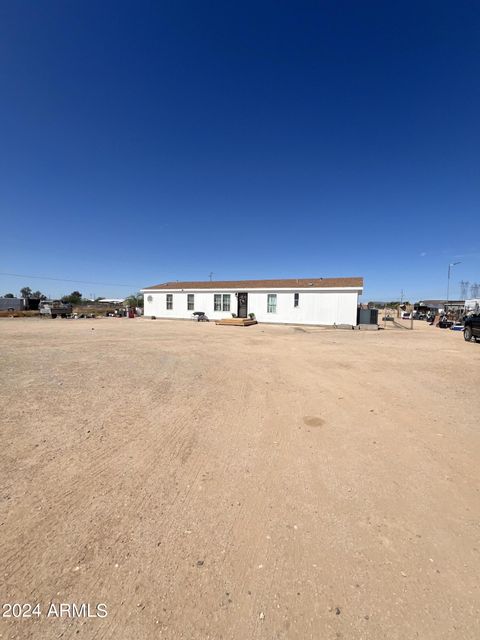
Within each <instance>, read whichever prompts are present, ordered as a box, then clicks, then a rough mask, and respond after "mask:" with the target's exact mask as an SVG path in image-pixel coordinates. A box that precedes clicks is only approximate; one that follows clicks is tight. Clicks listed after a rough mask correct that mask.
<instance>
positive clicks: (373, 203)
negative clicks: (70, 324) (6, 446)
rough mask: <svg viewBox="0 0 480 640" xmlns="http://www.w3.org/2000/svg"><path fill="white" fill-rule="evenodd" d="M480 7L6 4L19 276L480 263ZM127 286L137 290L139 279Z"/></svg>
mask: <svg viewBox="0 0 480 640" xmlns="http://www.w3.org/2000/svg"><path fill="white" fill-rule="evenodd" d="M479 78H480V5H479V4H478V3H475V2H471V1H469V2H465V1H462V0H460V1H455V2H453V1H452V2H443V1H441V0H440V1H436V2H433V1H432V2H418V0H417V1H415V2H409V1H406V2H402V3H393V2H384V1H383V0H382V1H379V2H358V1H357V0H355V1H351V2H347V1H341V0H339V1H338V2H326V1H325V2H321V1H317V2H296V3H293V2H282V1H278V0H276V1H275V2H258V1H256V2H248V1H247V2H242V3H238V2H235V3H234V2H228V1H225V0H223V1H222V2H220V1H219V2H208V1H206V2H180V1H177V2H173V1H172V2H128V3H126V2H122V1H121V0H116V1H115V2H109V1H107V0H103V1H102V2H96V1H95V2H92V1H88V0H87V1H82V2H79V1H75V2H64V1H63V0H62V1H49V2H47V3H38V2H31V1H26V0H25V1H23V2H2V3H1V5H0V83H1V85H0V86H1V88H2V99H1V101H0V134H1V135H0V140H1V144H0V229H1V232H2V250H1V252H0V271H1V272H2V273H16V274H26V275H28V276H33V275H37V276H48V277H51V278H65V279H66V280H79V281H86V282H92V283H109V284H105V285H102V284H87V283H82V282H78V283H70V282H59V281H55V280H45V279H41V278H40V279H33V278H31V277H22V278H17V277H12V276H5V275H0V293H2V294H3V293H5V292H7V291H13V292H16V291H18V289H19V288H20V287H21V286H24V285H29V286H31V287H32V288H34V289H37V288H39V289H41V290H43V291H45V292H47V293H49V294H51V295H59V294H62V293H65V292H69V291H71V290H72V289H79V290H80V291H82V292H83V293H84V294H85V295H89V294H90V293H95V294H96V295H108V296H113V295H122V294H126V293H129V292H130V291H134V290H135V289H138V288H140V287H142V286H146V285H151V284H155V283H157V282H162V281H166V280H174V279H199V280H201V279H208V275H209V273H210V272H213V273H214V278H218V279H238V278H255V277H258V278H268V277H272V278H275V277H308V276H323V277H329V276H350V275H355V276H356V275H361V276H364V277H365V284H366V288H365V296H364V298H365V299H378V298H380V299H383V298H388V299H392V298H398V297H399V295H400V290H401V289H403V290H404V292H405V295H406V297H407V298H409V299H417V298H422V297H442V296H445V294H446V280H447V268H448V263H449V262H453V261H455V262H456V261H461V262H462V264H460V265H458V266H457V267H455V270H454V272H453V275H452V284H451V293H452V297H453V296H458V295H459V287H458V282H459V281H460V280H461V279H465V280H470V281H471V282H472V281H477V282H478V281H480V266H479V265H480V233H479V232H480V210H479V202H480V175H479V167H480V163H479V149H480V125H479V122H480V118H479V114H480V81H479ZM123 284H126V285H128V286H127V287H123V286H119V285H123Z"/></svg>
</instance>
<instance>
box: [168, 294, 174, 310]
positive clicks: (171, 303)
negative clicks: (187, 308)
mask: <svg viewBox="0 0 480 640" xmlns="http://www.w3.org/2000/svg"><path fill="white" fill-rule="evenodd" d="M167 309H173V293H167Z"/></svg>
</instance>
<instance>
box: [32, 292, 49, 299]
mask: <svg viewBox="0 0 480 640" xmlns="http://www.w3.org/2000/svg"><path fill="white" fill-rule="evenodd" d="M31 297H32V298H40V300H45V298H46V297H47V296H44V295H43V293H42V292H41V291H32V295H31Z"/></svg>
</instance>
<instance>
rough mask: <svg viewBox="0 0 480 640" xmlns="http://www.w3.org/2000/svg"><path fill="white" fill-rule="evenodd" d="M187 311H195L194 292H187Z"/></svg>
mask: <svg viewBox="0 0 480 640" xmlns="http://www.w3.org/2000/svg"><path fill="white" fill-rule="evenodd" d="M187 311H195V294H194V293H187Z"/></svg>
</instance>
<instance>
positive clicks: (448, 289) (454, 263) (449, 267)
mask: <svg viewBox="0 0 480 640" xmlns="http://www.w3.org/2000/svg"><path fill="white" fill-rule="evenodd" d="M457 264H462V263H461V262H450V264H449V265H448V280H447V304H448V301H449V299H450V298H449V295H450V269H451V268H452V267H454V266H455V265H457Z"/></svg>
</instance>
